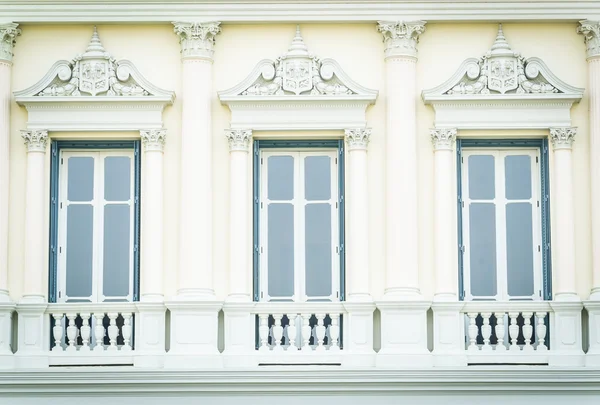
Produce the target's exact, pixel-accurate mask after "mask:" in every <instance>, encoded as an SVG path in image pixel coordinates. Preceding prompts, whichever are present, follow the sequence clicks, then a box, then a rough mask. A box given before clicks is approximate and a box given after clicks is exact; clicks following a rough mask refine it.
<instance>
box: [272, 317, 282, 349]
mask: <svg viewBox="0 0 600 405" xmlns="http://www.w3.org/2000/svg"><path fill="white" fill-rule="evenodd" d="M282 317H283V314H273V319H275V325H274V326H273V340H274V341H275V342H274V345H273V350H275V351H282V350H283V347H281V338H282V337H283V327H282V326H281V318H282Z"/></svg>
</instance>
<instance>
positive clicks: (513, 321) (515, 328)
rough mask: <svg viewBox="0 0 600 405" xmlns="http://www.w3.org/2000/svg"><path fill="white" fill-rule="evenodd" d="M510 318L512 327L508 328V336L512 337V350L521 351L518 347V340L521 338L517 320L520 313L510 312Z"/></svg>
mask: <svg viewBox="0 0 600 405" xmlns="http://www.w3.org/2000/svg"><path fill="white" fill-rule="evenodd" d="M508 317H509V318H510V326H509V327H508V334H509V335H510V350H521V349H520V348H519V346H517V338H518V337H519V325H517V318H518V317H519V313H518V312H509V313H508Z"/></svg>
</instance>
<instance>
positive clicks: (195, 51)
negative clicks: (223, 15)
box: [173, 22, 221, 61]
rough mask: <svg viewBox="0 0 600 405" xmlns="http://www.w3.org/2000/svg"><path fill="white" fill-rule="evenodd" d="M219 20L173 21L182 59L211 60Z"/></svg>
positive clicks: (219, 30)
mask: <svg viewBox="0 0 600 405" xmlns="http://www.w3.org/2000/svg"><path fill="white" fill-rule="evenodd" d="M220 24H221V23H220V22H206V23H198V22H173V25H174V31H175V34H177V35H178V36H179V43H180V44H181V58H182V59H184V60H185V59H205V60H209V61H212V59H213V55H214V46H215V37H216V36H217V34H218V33H219V32H221V27H220Z"/></svg>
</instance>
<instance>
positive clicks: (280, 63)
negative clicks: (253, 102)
mask: <svg viewBox="0 0 600 405" xmlns="http://www.w3.org/2000/svg"><path fill="white" fill-rule="evenodd" d="M328 62H329V61H322V60H320V59H319V58H317V57H315V56H313V55H311V54H309V52H308V48H307V47H306V45H305V43H304V40H303V39H302V35H301V34H300V27H297V28H296V36H295V37H294V39H293V40H292V44H291V45H290V47H289V49H288V52H287V53H286V54H284V55H282V56H280V57H279V58H277V59H276V60H275V61H268V62H267V61H265V62H263V63H261V66H260V76H259V77H258V79H257V80H256V81H255V82H254V83H252V85H250V86H249V87H247V88H245V89H244V90H243V91H242V92H241V93H240V94H241V95H244V96H272V95H285V94H294V95H301V94H311V95H342V94H356V92H354V91H352V90H351V89H350V88H349V87H348V86H347V85H345V84H344V82H342V80H340V78H339V77H338V75H337V74H336V73H337V72H336V69H337V65H336V64H332V63H328Z"/></svg>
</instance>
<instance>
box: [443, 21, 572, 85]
mask: <svg viewBox="0 0 600 405" xmlns="http://www.w3.org/2000/svg"><path fill="white" fill-rule="evenodd" d="M541 67H542V66H541V65H540V63H539V61H538V60H537V59H533V58H532V59H528V60H526V59H525V58H524V57H523V56H521V55H520V54H519V53H518V52H514V51H513V50H512V49H511V48H510V46H509V45H508V42H506V38H505V37H504V32H503V31H502V24H500V25H499V27H498V35H497V36H496V41H495V42H494V45H493V46H492V48H491V49H490V50H489V51H488V52H487V53H486V54H485V55H484V56H483V57H481V58H479V59H478V60H471V61H469V63H468V64H467V66H466V72H465V74H464V76H463V78H462V80H460V82H459V83H457V84H456V85H455V86H453V87H452V88H451V89H449V90H448V91H447V92H446V93H445V94H494V93H495V94H498V93H499V94H509V93H516V94H526V93H540V94H547V93H561V91H560V90H558V89H557V88H556V87H555V86H553V85H552V84H550V82H549V81H548V80H547V79H546V78H545V77H544V75H543V74H542V73H541V72H540V68H541ZM544 67H545V66H544Z"/></svg>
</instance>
